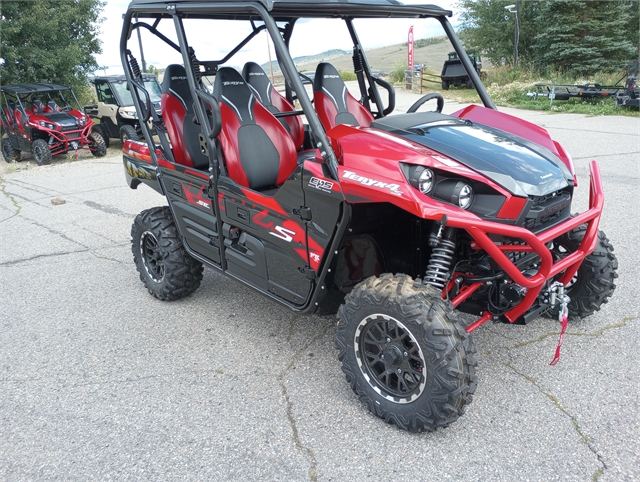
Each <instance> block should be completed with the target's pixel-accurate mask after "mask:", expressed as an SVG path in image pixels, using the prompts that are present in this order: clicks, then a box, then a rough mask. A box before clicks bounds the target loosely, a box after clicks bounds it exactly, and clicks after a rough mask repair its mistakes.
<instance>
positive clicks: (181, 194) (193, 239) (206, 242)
mask: <svg viewBox="0 0 640 482" xmlns="http://www.w3.org/2000/svg"><path fill="white" fill-rule="evenodd" d="M161 172H162V179H163V182H164V185H165V186H164V187H165V192H166V193H167V199H168V201H169V205H170V206H171V209H172V210H173V214H174V218H175V221H176V223H178V225H179V228H180V232H181V233H182V235H183V236H184V238H185V242H186V243H187V246H188V247H189V248H190V249H191V250H193V251H195V252H196V253H198V254H199V255H201V256H203V257H205V258H207V259H208V260H210V261H211V262H213V263H215V264H217V265H220V263H221V257H220V250H219V248H218V247H217V239H218V232H217V225H216V216H215V213H214V209H213V205H212V203H211V200H210V199H209V197H208V193H207V191H208V188H209V177H208V176H207V174H206V173H204V172H201V171H196V170H194V169H189V168H184V167H183V166H179V165H176V168H173V169H168V168H161Z"/></svg>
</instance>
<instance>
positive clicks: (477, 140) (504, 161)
mask: <svg viewBox="0 0 640 482" xmlns="http://www.w3.org/2000/svg"><path fill="white" fill-rule="evenodd" d="M371 127H373V128H376V129H382V130H385V131H387V132H391V133H393V134H395V135H398V136H401V137H404V138H406V139H408V140H410V141H413V142H415V143H417V144H421V145H423V146H425V147H428V148H430V149H433V150H434V151H437V152H439V153H441V154H443V155H445V156H447V157H450V158H451V159H455V160H456V161H458V162H460V163H462V164H464V165H465V166H467V167H469V168H471V169H473V170H474V171H477V172H479V173H481V174H483V175H485V176H486V177H488V178H489V179H491V180H493V181H495V182H496V183H497V184H499V185H501V186H502V187H504V188H505V189H507V190H508V191H509V192H511V193H513V194H514V195H516V196H543V195H545V194H549V193H552V192H555V191H558V190H560V189H563V188H565V187H566V186H567V185H569V182H570V181H572V179H573V176H572V175H571V173H570V172H569V170H568V169H567V167H566V166H565V165H564V163H563V162H562V161H561V160H560V159H559V158H558V156H556V155H555V154H553V153H552V152H551V151H549V150H548V149H546V148H544V147H542V146H540V145H538V144H535V143H533V142H531V141H528V140H527V139H524V138H522V137H519V136H516V135H514V134H511V133H508V132H505V131H502V130H500V129H496V128H494V127H489V126H485V125H482V124H477V123H472V122H470V121H463V120H460V119H458V118H457V117H451V116H447V115H443V114H437V113H434V112H424V113H416V114H405V115H398V116H391V117H385V118H383V119H380V120H377V121H375V122H372V123H371Z"/></svg>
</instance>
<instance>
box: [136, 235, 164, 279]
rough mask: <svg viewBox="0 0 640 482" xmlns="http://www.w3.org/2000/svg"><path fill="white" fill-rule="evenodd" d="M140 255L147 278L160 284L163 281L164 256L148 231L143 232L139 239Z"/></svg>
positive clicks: (156, 241) (154, 238)
mask: <svg viewBox="0 0 640 482" xmlns="http://www.w3.org/2000/svg"><path fill="white" fill-rule="evenodd" d="M140 255H141V257H142V263H143V264H144V269H145V271H146V272H147V275H148V276H149V278H151V279H152V280H153V281H154V282H156V283H160V282H161V281H162V280H163V279H164V256H163V255H162V252H161V251H160V245H159V243H158V240H157V239H156V237H155V236H154V235H153V233H151V232H149V231H145V232H144V233H143V234H142V236H141V237H140Z"/></svg>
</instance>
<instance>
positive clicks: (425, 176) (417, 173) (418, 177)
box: [409, 166, 435, 194]
mask: <svg viewBox="0 0 640 482" xmlns="http://www.w3.org/2000/svg"><path fill="white" fill-rule="evenodd" d="M434 180H435V176H434V175H433V171H432V170H431V169H429V168H427V167H422V166H415V167H414V168H413V169H412V170H411V172H410V174H409V183H410V184H411V185H412V186H413V187H415V188H416V189H418V190H419V191H420V192H421V193H422V194H429V193H430V192H431V190H432V189H433V183H434Z"/></svg>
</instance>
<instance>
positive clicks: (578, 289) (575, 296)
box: [551, 225, 618, 318]
mask: <svg viewBox="0 0 640 482" xmlns="http://www.w3.org/2000/svg"><path fill="white" fill-rule="evenodd" d="M586 232H587V227H586V225H582V226H578V227H577V228H575V229H573V230H572V231H569V232H568V233H565V234H563V235H562V236H560V237H559V238H556V239H554V240H553V242H552V243H553V244H552V246H551V252H552V254H553V255H554V258H555V259H556V260H557V259H560V258H564V257H565V256H567V255H568V254H569V253H573V252H575V251H576V250H577V249H578V248H579V247H580V243H582V240H583V239H584V235H585V233H586ZM617 270H618V260H617V258H616V255H615V254H613V246H612V245H611V243H610V242H609V240H608V239H607V237H606V236H605V234H604V233H603V232H602V231H599V232H598V240H597V242H596V249H594V251H593V252H592V253H591V254H590V255H588V256H587V257H585V258H584V261H582V264H581V265H580V268H578V271H577V272H576V275H575V276H574V277H573V279H572V280H571V281H570V282H569V283H567V295H568V296H569V297H570V298H571V301H570V302H569V316H570V317H574V318H584V317H585V316H589V315H591V314H593V313H595V312H596V311H598V310H600V307H601V306H602V305H603V304H604V303H606V302H607V301H609V298H610V297H611V295H612V294H613V291H614V290H615V288H616V285H615V280H616V278H617V277H618V273H617ZM556 313H557V311H556ZM552 315H553V313H552ZM554 317H555V316H554Z"/></svg>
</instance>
